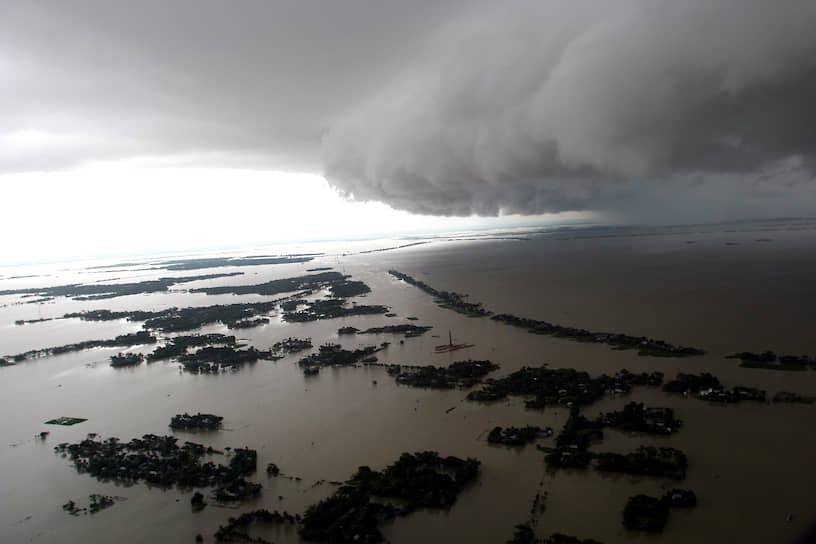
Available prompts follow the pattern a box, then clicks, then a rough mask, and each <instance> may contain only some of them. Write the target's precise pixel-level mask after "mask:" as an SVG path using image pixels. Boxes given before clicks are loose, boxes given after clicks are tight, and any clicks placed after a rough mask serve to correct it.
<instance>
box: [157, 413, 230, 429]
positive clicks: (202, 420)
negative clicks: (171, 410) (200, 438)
mask: <svg viewBox="0 0 816 544" xmlns="http://www.w3.org/2000/svg"><path fill="white" fill-rule="evenodd" d="M223 419H224V418H223V417H221V416H217V415H214V414H202V413H201V412H199V413H197V414H194V415H190V414H188V413H187V412H184V413H183V414H176V415H174V416H173V417H172V418H171V419H170V428H171V429H175V430H177V431H189V430H200V431H215V430H218V429H219V428H220V427H221V421H222V420H223Z"/></svg>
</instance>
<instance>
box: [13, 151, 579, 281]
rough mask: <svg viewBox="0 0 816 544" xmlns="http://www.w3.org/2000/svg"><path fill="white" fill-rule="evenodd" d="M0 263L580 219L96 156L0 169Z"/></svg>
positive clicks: (287, 176) (300, 177) (281, 176)
mask: <svg viewBox="0 0 816 544" xmlns="http://www.w3.org/2000/svg"><path fill="white" fill-rule="evenodd" d="M0 193H2V202H3V206H2V213H0V229H2V232H3V236H2V238H3V247H2V252H0V266H14V265H22V264H37V263H47V262H58V261H66V260H81V259H96V258H106V257H123V256H134V255H150V254H155V253H169V252H188V251H200V250H222V249H237V248H242V247H257V246H264V245H274V244H280V243H288V242H309V241H332V240H345V239H360V238H376V237H381V236H389V235H390V236H398V235H405V234H430V233H440V232H450V231H456V230H469V229H474V228H489V227H505V226H508V227H509V226H521V225H525V226H526V225H534V224H553V223H561V222H563V223H568V222H575V221H580V220H582V219H585V218H587V217H589V214H581V213H562V214H553V215H540V216H532V217H531V216H514V215H508V216H500V217H497V218H482V217H432V216H422V215H415V214H411V213H408V212H404V211H396V210H394V209H392V208H390V207H388V206H387V205H385V204H382V203H379V202H359V201H351V200H349V199H346V198H344V197H342V196H340V195H339V194H338V193H337V192H336V191H335V190H334V189H332V188H330V187H329V185H328V183H327V182H326V180H325V179H324V178H322V177H321V176H318V175H312V174H296V173H287V172H270V171H266V170H246V169H239V168H202V167H188V168H178V167H176V166H162V165H158V166H157V165H150V166H145V165H140V164H128V163H122V162H115V163H114V162H111V163H95V164H88V165H85V166H82V167H77V168H74V169H71V170H67V171H60V172H27V173H15V174H5V175H0Z"/></svg>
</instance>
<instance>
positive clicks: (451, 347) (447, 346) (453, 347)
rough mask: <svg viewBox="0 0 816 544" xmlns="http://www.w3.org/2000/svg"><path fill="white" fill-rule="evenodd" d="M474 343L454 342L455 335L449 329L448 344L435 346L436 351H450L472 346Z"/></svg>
mask: <svg viewBox="0 0 816 544" xmlns="http://www.w3.org/2000/svg"><path fill="white" fill-rule="evenodd" d="M472 347H473V344H454V343H453V336H452V335H451V332H450V331H448V343H447V344H440V345H438V346H436V347H435V348H434V353H450V352H451V351H456V350H459V349H465V348H472Z"/></svg>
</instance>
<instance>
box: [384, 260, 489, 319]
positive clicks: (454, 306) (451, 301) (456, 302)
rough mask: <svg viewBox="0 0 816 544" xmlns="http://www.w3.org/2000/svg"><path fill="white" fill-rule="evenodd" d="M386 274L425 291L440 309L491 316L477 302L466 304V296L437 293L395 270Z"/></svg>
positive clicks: (467, 314)
mask: <svg viewBox="0 0 816 544" xmlns="http://www.w3.org/2000/svg"><path fill="white" fill-rule="evenodd" d="M388 273H389V274H391V275H392V276H394V277H395V278H398V279H400V280H402V281H404V282H405V283H410V284H411V285H413V286H414V287H418V288H419V289H421V290H422V291H425V292H426V293H428V294H429V295H431V296H432V297H434V298H435V299H436V303H437V304H438V305H439V306H440V307H442V308H447V309H450V310H453V311H455V312H459V313H460V314H464V315H466V316H469V317H484V316H488V315H490V314H491V312H490V311H488V310H485V309H484V308H482V304H481V303H479V302H466V301H465V298H467V295H462V294H460V293H454V292H452V291H438V290H436V289H434V288H433V287H431V286H430V285H428V284H427V283H425V282H424V281H420V280H417V279H414V278H412V277H411V276H409V275H408V274H404V273H402V272H399V271H397V270H389V271H388Z"/></svg>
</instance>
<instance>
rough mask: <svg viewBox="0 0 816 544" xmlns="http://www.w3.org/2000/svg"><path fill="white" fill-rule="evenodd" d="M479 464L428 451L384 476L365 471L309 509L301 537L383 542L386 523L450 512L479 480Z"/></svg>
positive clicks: (404, 458) (405, 458)
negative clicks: (426, 512) (427, 511)
mask: <svg viewBox="0 0 816 544" xmlns="http://www.w3.org/2000/svg"><path fill="white" fill-rule="evenodd" d="M479 464H480V463H479V461H477V460H476V459H466V460H462V459H459V458H457V457H441V456H440V455H439V454H438V453H437V452H433V451H426V452H421V453H416V454H410V453H403V454H402V455H401V456H400V458H399V460H397V461H396V462H395V463H394V464H392V465H390V466H388V467H386V468H385V469H384V470H382V471H375V470H372V469H371V468H369V467H366V466H362V467H360V468H358V469H357V472H356V473H355V474H354V475H353V476H352V478H351V479H350V480H349V481H348V482H346V483H345V485H343V486H341V487H340V488H339V489H338V490H337V491H336V492H335V493H334V494H333V495H332V496H331V497H329V498H327V499H325V500H323V501H320V502H319V503H317V504H315V505H313V506H310V507H309V508H308V509H307V510H306V512H305V513H304V514H303V517H302V518H301V525H300V527H299V528H298V534H299V535H300V536H301V538H303V539H305V540H312V541H318V542H367V543H377V542H382V540H383V536H382V533H380V530H379V528H378V526H379V525H380V524H382V523H383V522H384V521H387V520H389V519H393V518H395V517H397V516H405V515H408V514H410V513H411V512H413V511H414V510H416V509H417V508H440V509H449V508H450V507H451V506H452V505H453V504H454V502H455V501H456V498H457V496H458V495H459V493H460V492H461V491H462V490H463V489H464V488H465V487H466V486H467V485H468V484H469V483H471V482H472V481H474V480H475V479H476V477H477V476H478V474H479ZM375 499H379V500H375ZM380 501H383V502H380Z"/></svg>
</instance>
